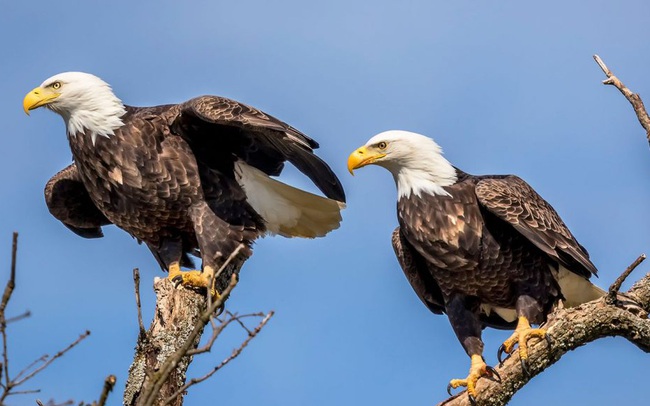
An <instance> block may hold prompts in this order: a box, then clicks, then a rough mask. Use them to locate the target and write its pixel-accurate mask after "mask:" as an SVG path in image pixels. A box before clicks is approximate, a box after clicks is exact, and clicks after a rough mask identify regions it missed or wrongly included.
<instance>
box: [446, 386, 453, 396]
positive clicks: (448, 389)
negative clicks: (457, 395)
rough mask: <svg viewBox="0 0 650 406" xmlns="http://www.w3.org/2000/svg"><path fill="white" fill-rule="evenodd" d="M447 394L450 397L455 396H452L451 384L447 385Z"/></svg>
mask: <svg viewBox="0 0 650 406" xmlns="http://www.w3.org/2000/svg"><path fill="white" fill-rule="evenodd" d="M447 393H448V394H449V396H454V395H452V394H451V384H449V385H447Z"/></svg>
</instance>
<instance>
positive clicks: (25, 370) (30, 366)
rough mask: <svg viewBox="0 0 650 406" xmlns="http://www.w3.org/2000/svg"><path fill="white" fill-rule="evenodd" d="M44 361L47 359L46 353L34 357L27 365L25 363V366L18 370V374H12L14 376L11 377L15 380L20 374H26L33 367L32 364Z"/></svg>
mask: <svg viewBox="0 0 650 406" xmlns="http://www.w3.org/2000/svg"><path fill="white" fill-rule="evenodd" d="M45 361H47V354H45V355H43V356H42V357H40V358H37V359H35V360H34V361H32V363H31V364H29V365H27V366H26V367H25V368H23V370H22V371H20V372H18V374H17V375H16V376H14V378H13V379H14V381H15V380H16V379H20V377H21V376H23V375H24V374H26V373H27V372H29V371H30V370H31V369H32V368H33V367H34V365H36V364H38V363H40V362H45Z"/></svg>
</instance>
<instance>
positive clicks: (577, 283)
mask: <svg viewBox="0 0 650 406" xmlns="http://www.w3.org/2000/svg"><path fill="white" fill-rule="evenodd" d="M553 275H554V276H555V278H556V279H557V281H558V283H559V284H560V289H562V295H563V296H564V299H565V300H564V301H563V304H564V306H567V307H574V306H579V305H581V304H583V303H587V302H591V301H592V300H596V299H598V298H601V297H603V296H605V294H606V292H605V291H604V290H602V289H601V288H599V287H598V286H596V285H594V284H593V283H591V282H590V281H589V280H588V279H586V278H583V277H582V276H580V275H578V274H576V273H574V272H571V271H569V270H568V269H566V268H564V267H563V266H561V265H560V268H559V270H558V271H555V270H553Z"/></svg>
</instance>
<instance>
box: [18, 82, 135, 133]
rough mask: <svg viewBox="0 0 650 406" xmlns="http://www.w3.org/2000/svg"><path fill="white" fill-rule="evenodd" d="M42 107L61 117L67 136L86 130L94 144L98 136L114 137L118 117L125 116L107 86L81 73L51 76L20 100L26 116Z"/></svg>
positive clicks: (122, 108) (119, 123) (117, 126)
mask: <svg viewBox="0 0 650 406" xmlns="http://www.w3.org/2000/svg"><path fill="white" fill-rule="evenodd" d="M42 106H45V107H47V108H48V109H50V110H52V111H54V112H56V113H58V114H59V115H61V117H63V120H64V121H65V124H66V128H67V130H68V135H69V136H74V135H75V134H77V133H78V132H84V131H86V130H89V131H90V134H91V136H92V140H93V144H94V143H95V138H96V137H97V136H98V135H100V136H103V137H109V136H111V135H113V134H114V132H115V129H117V128H119V127H121V126H122V124H123V123H122V119H121V117H122V116H123V115H124V113H126V109H125V108H124V104H122V101H121V100H120V99H118V98H117V96H115V94H114V93H113V91H112V90H111V87H110V86H109V85H108V84H107V83H106V82H104V81H103V80H101V79H100V78H98V77H97V76H94V75H91V74H89V73H83V72H65V73H60V74H58V75H54V76H52V77H51V78H49V79H46V80H45V81H44V82H43V83H42V84H41V85H40V86H39V87H37V88H35V89H34V90H32V91H31V92H29V93H27V95H26V96H25V99H24V100H23V108H24V109H25V113H27V114H29V111H30V110H34V109H36V108H38V107H42Z"/></svg>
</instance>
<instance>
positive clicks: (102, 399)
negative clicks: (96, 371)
mask: <svg viewBox="0 0 650 406" xmlns="http://www.w3.org/2000/svg"><path fill="white" fill-rule="evenodd" d="M116 382H117V378H116V377H115V375H109V376H107V377H106V379H105V380H104V387H103V388H102V393H101V395H99V401H98V402H97V403H94V402H93V406H105V405H106V400H107V399H108V395H109V394H110V393H111V392H112V391H113V388H114V387H115V383H116Z"/></svg>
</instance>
